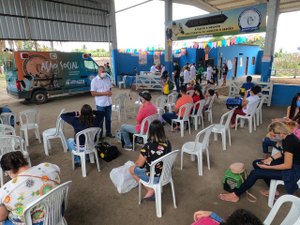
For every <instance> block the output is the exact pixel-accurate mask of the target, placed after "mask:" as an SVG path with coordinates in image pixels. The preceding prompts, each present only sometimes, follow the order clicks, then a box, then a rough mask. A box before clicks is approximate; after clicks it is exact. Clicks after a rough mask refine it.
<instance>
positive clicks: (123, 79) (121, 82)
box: [119, 75, 127, 88]
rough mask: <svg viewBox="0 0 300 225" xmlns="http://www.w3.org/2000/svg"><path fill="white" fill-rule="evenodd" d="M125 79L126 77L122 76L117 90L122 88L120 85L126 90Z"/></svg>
mask: <svg viewBox="0 0 300 225" xmlns="http://www.w3.org/2000/svg"><path fill="white" fill-rule="evenodd" d="M126 79H127V75H124V76H123V78H122V81H119V88H122V85H123V87H124V88H126Z"/></svg>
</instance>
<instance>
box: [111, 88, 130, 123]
mask: <svg viewBox="0 0 300 225" xmlns="http://www.w3.org/2000/svg"><path fill="white" fill-rule="evenodd" d="M126 98H127V94H126V93H124V94H119V96H118V97H117V98H116V99H115V101H116V104H115V105H112V112H117V113H118V120H119V121H121V114H124V117H125V118H127V116H126V108H125V106H126Z"/></svg>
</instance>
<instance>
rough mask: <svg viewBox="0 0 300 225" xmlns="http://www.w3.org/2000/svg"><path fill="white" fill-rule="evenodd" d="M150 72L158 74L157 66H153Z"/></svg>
mask: <svg viewBox="0 0 300 225" xmlns="http://www.w3.org/2000/svg"><path fill="white" fill-rule="evenodd" d="M150 72H151V73H155V72H156V66H155V64H153V65H152V66H151V68H150Z"/></svg>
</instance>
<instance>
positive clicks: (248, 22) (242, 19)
mask: <svg viewBox="0 0 300 225" xmlns="http://www.w3.org/2000/svg"><path fill="white" fill-rule="evenodd" d="M238 22H239V27H240V28H241V30H242V31H254V30H257V29H259V25H260V23H261V15H260V12H259V11H257V10H256V9H246V10H245V11H243V12H242V13H241V14H240V16H239V20H238Z"/></svg>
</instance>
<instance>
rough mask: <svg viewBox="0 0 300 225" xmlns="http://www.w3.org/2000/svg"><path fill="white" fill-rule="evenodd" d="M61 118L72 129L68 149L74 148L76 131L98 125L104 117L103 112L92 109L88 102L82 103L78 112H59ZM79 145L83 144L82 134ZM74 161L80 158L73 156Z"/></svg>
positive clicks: (78, 161)
mask: <svg viewBox="0 0 300 225" xmlns="http://www.w3.org/2000/svg"><path fill="white" fill-rule="evenodd" d="M61 118H62V120H64V121H65V122H66V123H68V124H70V125H71V126H72V127H73V129H74V138H69V139H68V140H67V142H68V149H69V151H72V150H75V145H76V143H75V136H76V134H77V133H78V132H80V131H82V130H84V129H86V128H90V127H100V123H101V121H103V118H104V112H102V111H97V110H93V109H92V107H91V106H90V105H88V104H84V105H83V106H82V107H81V110H80V112H67V113H63V114H61ZM79 142H80V143H79V145H84V142H85V140H84V136H83V135H81V136H80V137H79ZM75 163H80V158H79V157H78V156H75Z"/></svg>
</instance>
